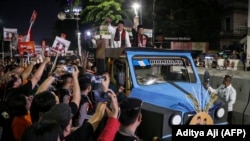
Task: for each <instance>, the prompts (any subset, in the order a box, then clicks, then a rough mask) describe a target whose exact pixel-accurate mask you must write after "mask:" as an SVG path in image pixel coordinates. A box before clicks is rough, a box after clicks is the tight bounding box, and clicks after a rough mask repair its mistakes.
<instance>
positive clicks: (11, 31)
mask: <svg viewBox="0 0 250 141" xmlns="http://www.w3.org/2000/svg"><path fill="white" fill-rule="evenodd" d="M16 35H17V29H16V28H3V40H4V41H11V39H12V38H15V37H16Z"/></svg>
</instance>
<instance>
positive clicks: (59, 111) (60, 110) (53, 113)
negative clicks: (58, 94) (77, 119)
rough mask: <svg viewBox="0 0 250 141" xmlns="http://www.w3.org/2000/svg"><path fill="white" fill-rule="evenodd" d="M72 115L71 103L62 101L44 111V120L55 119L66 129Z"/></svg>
mask: <svg viewBox="0 0 250 141" xmlns="http://www.w3.org/2000/svg"><path fill="white" fill-rule="evenodd" d="M72 117H73V115H72V113H71V108H70V107H69V105H68V104H65V103H60V104H56V105H55V106H53V107H52V108H51V109H50V110H49V111H48V112H46V113H44V115H43V118H42V120H54V121H56V122H57V123H58V124H59V125H60V126H61V127H62V129H65V128H66V127H67V125H68V124H69V121H70V120H71V118H72Z"/></svg>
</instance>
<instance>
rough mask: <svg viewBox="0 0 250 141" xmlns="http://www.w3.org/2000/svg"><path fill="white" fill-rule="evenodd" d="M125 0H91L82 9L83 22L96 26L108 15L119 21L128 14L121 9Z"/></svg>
mask: <svg viewBox="0 0 250 141" xmlns="http://www.w3.org/2000/svg"><path fill="white" fill-rule="evenodd" d="M123 1H124V0H89V2H88V4H87V6H86V7H85V8H84V10H83V11H82V17H84V18H82V19H83V23H91V24H92V25H94V26H98V25H101V24H103V23H104V22H105V19H106V17H110V18H111V19H112V20H113V21H115V22H117V21H119V20H121V19H122V17H123V16H126V14H125V12H124V11H123V10H122V9H121V6H122V3H123Z"/></svg>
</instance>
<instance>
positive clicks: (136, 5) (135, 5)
mask: <svg viewBox="0 0 250 141" xmlns="http://www.w3.org/2000/svg"><path fill="white" fill-rule="evenodd" d="M132 7H133V8H134V11H135V16H136V17H139V16H138V12H137V9H138V8H139V7H140V5H139V4H138V3H134V4H133V5H132Z"/></svg>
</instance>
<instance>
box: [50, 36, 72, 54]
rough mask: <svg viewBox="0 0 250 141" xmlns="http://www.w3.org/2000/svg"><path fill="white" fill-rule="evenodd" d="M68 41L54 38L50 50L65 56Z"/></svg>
mask: <svg viewBox="0 0 250 141" xmlns="http://www.w3.org/2000/svg"><path fill="white" fill-rule="evenodd" d="M69 45H70V41H68V40H66V39H63V38H61V37H58V36H56V38H55V40H54V43H53V45H52V49H53V50H55V51H57V52H58V53H61V54H62V55H65V54H66V52H67V51H68V49H69Z"/></svg>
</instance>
